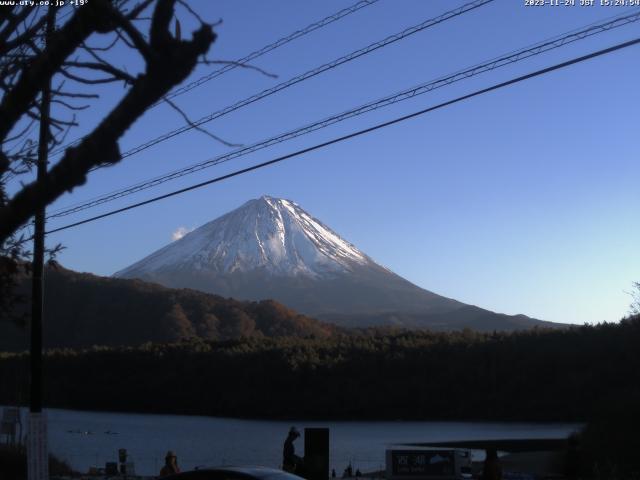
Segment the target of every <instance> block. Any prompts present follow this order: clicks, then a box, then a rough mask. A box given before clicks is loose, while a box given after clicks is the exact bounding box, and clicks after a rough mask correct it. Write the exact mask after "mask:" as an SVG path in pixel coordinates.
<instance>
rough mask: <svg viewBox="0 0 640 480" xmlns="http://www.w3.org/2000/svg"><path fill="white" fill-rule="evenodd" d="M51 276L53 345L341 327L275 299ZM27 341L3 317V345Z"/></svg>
mask: <svg viewBox="0 0 640 480" xmlns="http://www.w3.org/2000/svg"><path fill="white" fill-rule="evenodd" d="M45 279H46V280H45V312H46V313H45V321H44V342H45V346H46V347H48V348H60V347H69V348H79V347H87V346H91V345H111V346H118V345H140V344H142V343H145V342H160V343H171V342H176V341H180V340H187V339H190V338H195V337H199V338H202V339H208V340H225V339H234V338H240V337H248V336H258V337H260V336H264V337H285V336H297V337H311V336H313V337H316V338H323V337H326V336H330V335H332V334H333V333H335V332H336V331H337V328H336V327H335V326H333V325H329V324H325V323H322V322H319V321H317V320H314V319H312V318H309V317H306V316H304V315H300V314H298V313H297V312H295V311H293V310H291V309H289V308H287V307H285V306H283V305H281V304H279V303H278V302H275V301H272V300H265V301H261V302H241V301H237V300H233V299H228V298H222V297H219V296H216V295H211V294H206V293H202V292H199V291H195V290H188V289H170V288H166V287H163V286H161V285H157V284H153V283H148V282H143V281H140V280H127V279H119V278H108V277H99V276H96V275H91V274H87V273H77V272H73V271H71V270H66V269H64V268H62V267H55V268H52V267H48V268H47V271H46V275H45ZM29 286H30V284H29V279H28V278H27V277H23V278H22V279H21V286H20V289H19V290H20V293H22V294H24V295H25V296H26V297H27V299H28V292H29ZM27 305H28V304H26V303H23V304H22V305H21V307H20V308H22V309H25V308H26V306H27ZM16 313H20V312H19V311H18V312H16ZM27 339H28V330H27V329H24V328H21V327H18V326H17V325H15V324H13V323H11V322H7V321H0V351H1V350H5V351H16V350H23V349H26V347H27V345H28V343H27Z"/></svg>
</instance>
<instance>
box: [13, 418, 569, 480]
mask: <svg viewBox="0 0 640 480" xmlns="http://www.w3.org/2000/svg"><path fill="white" fill-rule="evenodd" d="M47 415H48V420H49V422H48V424H49V448H50V451H51V452H53V453H55V454H56V455H58V456H59V457H61V458H63V459H65V460H67V461H68V462H69V463H70V464H71V466H72V467H73V468H75V469H76V470H79V471H82V472H86V471H87V470H88V468H89V467H90V466H102V467H104V464H105V462H107V461H117V456H118V449H119V448H126V449H127V451H128V452H129V454H130V456H131V457H132V460H133V461H134V462H135V465H136V472H137V473H138V474H142V475H154V474H157V473H158V472H159V470H160V468H161V466H162V464H163V459H164V455H165V453H166V451H167V450H173V451H174V452H175V453H176V454H177V456H178V463H179V465H180V467H181V468H182V469H183V470H186V469H192V468H194V467H196V466H199V465H221V464H251V465H267V466H273V467H279V465H280V463H281V460H282V444H283V442H284V439H285V437H286V435H287V432H288V430H289V428H290V427H291V425H295V426H296V427H298V429H299V430H300V431H301V432H302V429H303V428H304V427H328V428H329V429H330V437H329V438H330V449H331V457H330V458H331V468H335V469H336V472H337V473H338V476H341V473H342V471H343V470H344V468H345V467H346V466H347V464H348V463H349V462H351V463H352V464H353V466H354V470H355V469H356V468H359V469H360V470H362V471H370V470H378V469H382V468H383V465H384V452H385V448H386V447H387V446H389V445H393V444H402V443H412V442H430V441H451V440H473V439H513V438H564V437H566V436H567V435H568V434H570V433H571V432H573V431H575V430H577V429H578V428H579V427H580V425H579V424H564V423H563V424H559V423H553V424H541V423H486V422H478V423H473V422H400V421H398V422H308V421H286V422H283V421H262V420H239V419H233V418H215V417H196V416H181V415H142V414H125V413H105V412H80V411H73V410H58V409H49V410H48V411H47ZM23 418H26V412H25V414H24V415H23ZM295 445H296V453H298V454H302V452H303V449H304V440H303V438H300V439H298V440H297V441H296V444H295Z"/></svg>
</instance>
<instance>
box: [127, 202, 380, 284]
mask: <svg viewBox="0 0 640 480" xmlns="http://www.w3.org/2000/svg"><path fill="white" fill-rule="evenodd" d="M368 263H373V262H372V260H371V259H369V258H368V257H367V256H366V255H365V254H363V253H362V252H360V251H359V250H358V249H357V248H356V247H354V246H353V245H351V244H350V243H349V242H347V241H346V240H343V239H342V238H341V237H340V236H339V235H338V234H336V233H335V232H333V231H332V230H331V229H330V228H329V227H327V226H326V225H324V224H323V223H322V222H320V221H319V220H317V219H315V218H313V217H312V216H311V215H309V214H308V213H307V212H305V211H304V210H303V209H302V208H300V206H298V205H297V204H296V203H294V202H292V201H290V200H284V199H279V198H272V197H268V196H263V197H261V198H258V199H254V200H250V201H248V202H246V203H245V204H244V205H242V206H241V207H239V208H237V209H236V210H233V211H232V212H229V213H227V214H226V215H223V216H222V217H219V218H218V219H216V220H213V221H212V222H209V223H207V224H205V225H203V226H202V227H200V228H197V229H196V230H194V231H192V232H190V233H187V234H186V235H184V236H183V237H182V238H181V239H179V240H176V241H174V242H172V243H170V244H169V245H167V246H166V247H164V248H162V249H160V250H158V251H156V252H154V253H152V254H151V255H149V256H148V257H146V258H144V259H142V260H141V261H139V262H137V263H135V264H133V265H131V266H130V267H128V268H125V269H124V270H121V271H119V272H117V273H116V274H115V276H123V277H129V276H144V275H146V274H150V273H152V272H156V271H163V270H174V269H180V270H183V271H184V270H185V269H192V270H195V271H202V270H210V271H214V272H216V273H218V274H225V273H234V272H248V271H252V270H256V269H261V270H265V271H267V272H270V273H273V274H278V275H287V276H298V275H303V276H308V277H313V278H317V277H322V276H326V275H331V274H334V273H336V272H348V271H351V270H352V268H353V267H354V266H356V265H366V264H368Z"/></svg>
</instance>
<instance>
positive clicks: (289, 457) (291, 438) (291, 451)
mask: <svg viewBox="0 0 640 480" xmlns="http://www.w3.org/2000/svg"><path fill="white" fill-rule="evenodd" d="M299 436H300V432H299V431H298V429H297V428H296V427H291V428H290V429H289V435H287V439H286V440H285V441H284V447H283V449H282V469H283V470H284V471H285V472H290V473H300V470H301V468H302V463H303V460H302V458H300V457H299V456H298V455H296V447H295V446H294V445H293V442H295V441H296V440H297V439H298V437H299Z"/></svg>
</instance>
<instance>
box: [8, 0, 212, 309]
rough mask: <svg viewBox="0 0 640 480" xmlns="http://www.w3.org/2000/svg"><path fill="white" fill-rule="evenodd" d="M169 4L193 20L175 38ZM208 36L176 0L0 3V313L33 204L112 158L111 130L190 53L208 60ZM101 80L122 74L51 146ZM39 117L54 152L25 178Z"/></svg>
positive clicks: (182, 73)
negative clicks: (127, 62)
mask: <svg viewBox="0 0 640 480" xmlns="http://www.w3.org/2000/svg"><path fill="white" fill-rule="evenodd" d="M16 3H17V2H16ZM36 3H37V2H36ZM177 8H180V11H179V12H178V11H177V10H176V9H177ZM178 13H184V14H187V15H191V16H193V17H195V18H196V19H197V21H198V22H199V24H200V26H199V28H197V30H195V31H194V32H193V34H192V35H191V36H190V38H182V37H186V36H185V35H184V33H182V34H181V33H180V27H179V22H178V20H177V16H176V15H177V14H178ZM174 18H175V26H174V27H173V28H172V23H173V22H174ZM48 25H49V28H48V29H47V26H48ZM174 29H175V30H174ZM172 30H173V32H174V34H172ZM215 38H216V34H215V33H214V32H213V25H211V24H208V23H205V22H204V21H203V20H202V19H201V17H200V16H199V15H198V14H197V13H196V12H194V11H193V10H192V9H191V8H190V7H189V6H188V4H187V3H186V2H184V1H183V0H138V1H131V0H119V1H112V0H91V1H90V2H87V3H86V4H84V5H82V6H80V7H77V8H73V7H71V6H69V5H66V6H65V7H64V9H62V8H58V7H53V6H49V7H42V6H21V5H15V6H3V7H0V317H5V316H7V315H8V314H9V312H10V311H11V310H12V308H13V305H14V303H15V296H14V295H12V294H11V291H12V289H13V288H14V287H15V276H16V273H17V270H19V267H20V266H21V265H26V264H24V263H22V264H21V263H18V262H17V260H21V259H22V260H24V259H26V258H28V256H29V252H28V250H27V247H26V245H27V243H26V242H25V235H24V234H21V233H20V228H21V227H22V226H24V225H25V224H26V223H27V222H28V221H29V219H30V218H31V217H33V215H34V214H35V212H36V211H38V210H39V209H40V208H42V207H43V206H46V205H48V204H50V203H52V202H53V201H55V200H56V199H57V198H59V197H60V196H61V195H62V194H64V193H65V192H70V191H72V190H73V189H75V188H76V187H78V186H80V185H83V184H84V183H85V182H86V181H87V174H88V173H89V172H90V171H91V170H92V169H94V168H96V167H99V166H107V165H112V164H115V163H117V162H119V161H120V160H121V155H120V150H119V147H118V141H119V139H120V137H121V136H122V135H123V134H124V133H125V132H126V131H127V130H128V129H129V128H130V127H131V126H132V125H133V124H134V123H135V122H136V120H138V119H139V118H140V117H141V116H142V114H143V113H144V112H145V111H146V110H148V109H149V107H151V106H152V105H154V104H156V103H157V102H159V101H161V100H162V99H163V97H164V95H165V94H166V93H167V92H168V91H169V90H171V89H172V88H173V87H175V86H176V85H178V84H180V83H181V82H182V81H183V80H185V79H186V78H187V77H188V76H189V74H190V73H191V72H192V71H193V69H194V67H195V66H196V65H197V64H198V63H199V62H208V60H206V58H205V55H206V53H207V52H208V50H209V48H210V46H211V44H212V43H213V42H214V41H215ZM122 49H129V50H131V51H132V52H133V53H134V55H132V62H134V63H135V64H136V65H135V67H133V69H135V71H133V72H129V71H126V70H125V69H124V68H120V67H118V66H116V62H117V63H118V64H120V63H121V59H119V58H118V56H117V52H118V51H120V52H121V51H122ZM109 83H121V84H123V85H124V87H125V88H124V90H123V93H122V94H119V95H117V96H116V95H114V94H113V91H110V92H109V97H108V98H109V100H111V99H113V102H112V103H111V104H110V105H109V110H108V111H107V112H106V114H105V115H104V117H102V118H101V119H100V120H99V121H97V122H95V124H94V125H91V127H90V128H85V129H84V130H85V132H88V133H86V135H84V136H83V137H82V138H81V139H80V141H78V142H73V143H72V144H70V146H69V147H68V148H63V147H61V145H62V144H64V142H65V138H66V136H67V134H68V133H69V131H70V129H72V128H73V127H75V126H77V125H78V122H77V119H76V115H77V113H78V111H80V110H84V109H86V108H89V107H91V102H92V100H93V99H95V98H98V97H99V93H100V91H101V90H100V89H101V88H102V85H104V84H109ZM46 85H51V105H52V109H51V115H46V114H45V113H43V112H41V108H40V107H41V102H40V99H41V95H42V91H43V89H44V88H45V86H46ZM172 107H174V108H176V109H178V107H176V106H175V105H173V104H172ZM178 113H180V114H181V115H182V116H185V115H184V113H183V112H181V111H179V109H178ZM42 117H44V118H47V117H48V118H49V120H48V121H47V123H46V124H47V125H48V133H47V134H45V137H46V138H47V148H48V149H49V150H51V149H56V150H57V151H58V152H59V153H60V155H59V156H56V158H53V159H51V158H50V160H49V171H48V173H47V174H46V175H45V176H44V177H43V178H41V179H40V180H36V181H31V177H29V176H28V175H29V174H30V173H31V172H32V170H33V168H34V166H35V163H36V157H37V150H38V128H37V127H38V123H39V121H40V120H41V118H42ZM83 127H87V125H86V123H85V124H83ZM43 138H44V137H43ZM8 182H11V185H12V193H11V194H9V192H8V191H7V184H8ZM16 187H17V188H16ZM54 250H55V248H54Z"/></svg>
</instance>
